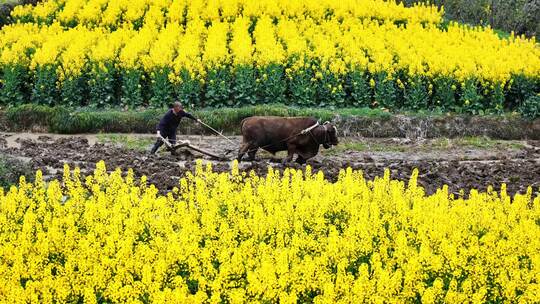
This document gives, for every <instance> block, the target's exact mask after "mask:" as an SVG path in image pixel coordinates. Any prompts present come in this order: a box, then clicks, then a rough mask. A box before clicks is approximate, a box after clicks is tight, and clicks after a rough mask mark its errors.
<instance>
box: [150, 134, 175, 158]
mask: <svg viewBox="0 0 540 304" xmlns="http://www.w3.org/2000/svg"><path fill="white" fill-rule="evenodd" d="M159 132H160V133H161V136H163V137H164V138H166V139H168V140H169V142H170V143H171V144H173V145H174V144H175V143H176V130H175V131H159ZM163 144H164V143H163V141H162V140H161V139H160V138H158V139H157V140H156V143H155V144H154V146H153V147H152V150H151V151H150V153H152V154H154V153H156V152H157V150H158V149H159V147H161V146H163Z"/></svg>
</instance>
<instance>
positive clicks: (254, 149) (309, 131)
mask: <svg viewBox="0 0 540 304" xmlns="http://www.w3.org/2000/svg"><path fill="white" fill-rule="evenodd" d="M329 123H330V122H328V121H326V122H325V123H324V124H323V125H322V127H323V128H324V142H322V143H319V141H318V140H317V139H316V138H315V135H313V133H312V132H311V131H313V130H314V129H315V128H317V127H320V126H321V124H319V122H318V121H317V122H316V123H315V124H314V125H313V126H310V127H308V128H306V129H303V130H302V131H300V133H297V134H294V135H291V136H289V137H287V138H284V139H282V140H280V141H277V142H274V143H271V144H268V145H265V146H261V147H258V148H253V149H249V150H247V151H246V152H243V153H248V154H249V152H253V151H257V150H258V149H263V150H264V148H268V147H271V146H274V145H277V144H279V143H282V142H284V141H287V140H289V139H291V138H294V137H296V136H299V135H305V134H306V133H309V135H310V136H311V138H312V139H313V140H314V141H315V143H317V145H320V144H326V143H328V141H329V139H328V132H326V131H327V129H326V125H327V124H329ZM334 129H335V130H336V132H337V128H336V127H334Z"/></svg>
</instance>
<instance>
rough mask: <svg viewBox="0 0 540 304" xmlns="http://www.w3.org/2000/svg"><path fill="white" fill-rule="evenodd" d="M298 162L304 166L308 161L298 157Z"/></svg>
mask: <svg viewBox="0 0 540 304" xmlns="http://www.w3.org/2000/svg"><path fill="white" fill-rule="evenodd" d="M296 162H297V163H298V164H300V165H304V164H305V163H306V159H305V158H303V157H302V155H298V157H297V158H296Z"/></svg>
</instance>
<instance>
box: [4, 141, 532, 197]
mask: <svg viewBox="0 0 540 304" xmlns="http://www.w3.org/2000/svg"><path fill="white" fill-rule="evenodd" d="M126 138H127V139H129V142H131V143H135V144H133V145H131V146H130V145H128V144H126V143H125V142H126V141H127V140H126ZM187 139H189V140H190V142H191V144H193V145H195V146H198V147H201V148H203V149H206V150H208V151H211V152H213V153H215V154H223V153H224V151H225V150H227V149H229V150H230V149H231V148H234V149H236V148H237V147H238V146H233V147H231V144H230V143H228V142H227V141H225V140H222V139H219V138H217V137H212V136H207V137H201V136H189V137H187ZM152 140H153V138H152V137H150V136H146V135H130V136H129V137H126V136H125V135H124V137H120V139H118V138H113V137H111V138H108V137H106V136H96V135H84V136H60V135H50V134H41V135H40V134H25V133H22V134H6V133H4V134H0V153H2V154H4V155H8V156H10V157H13V158H17V159H19V160H21V161H23V162H25V163H28V164H30V166H31V167H32V169H34V170H36V169H41V170H42V171H43V172H44V176H45V177H46V178H47V179H51V178H61V176H62V168H63V166H64V164H65V163H67V164H69V165H70V166H71V167H75V166H78V167H80V168H81V171H82V172H83V173H86V172H91V170H93V169H94V168H95V163H96V162H98V161H100V160H105V161H106V163H107V166H108V168H109V169H114V168H116V167H120V168H123V169H126V168H133V170H134V172H135V173H136V174H137V175H139V176H140V175H146V176H147V177H148V180H149V182H150V183H153V184H155V185H156V186H157V187H158V188H159V189H162V190H163V191H166V190H169V189H172V188H173V187H174V186H176V185H177V184H178V180H179V179H180V178H181V177H182V176H183V175H184V174H185V172H186V171H188V170H193V168H194V166H195V160H196V159H197V158H203V159H205V161H211V162H213V163H214V168H215V170H219V171H228V170H229V169H230V162H229V161H216V160H212V159H211V158H209V157H205V156H202V155H201V154H198V153H197V152H190V151H185V150H179V151H178V155H176V156H173V155H170V153H167V152H161V153H159V154H158V155H156V156H149V155H148V154H147V152H146V151H147V149H149V148H150V146H149V145H150V143H151V141H152ZM233 140H234V141H235V142H238V143H239V141H240V138H238V137H235V138H233ZM341 142H342V144H340V146H338V148H333V149H331V150H326V151H324V152H323V153H321V154H320V155H318V156H317V157H316V158H314V159H312V160H310V161H309V162H308V164H309V165H311V166H312V167H313V171H319V170H322V171H323V172H324V173H325V175H326V176H327V177H328V178H329V179H331V180H334V179H336V178H337V175H338V174H339V170H340V169H341V168H345V167H348V166H350V167H352V168H354V169H361V170H363V172H364V176H366V177H368V178H373V177H375V176H380V175H382V174H383V172H384V169H385V168H389V169H390V170H391V175H392V177H393V178H397V179H400V180H405V181H406V180H408V178H409V176H410V174H411V172H412V170H413V169H414V168H418V169H419V170H420V177H419V183H420V184H421V185H422V186H423V187H424V188H425V189H426V191H427V192H428V193H433V192H434V191H435V190H436V189H437V188H440V187H442V186H443V185H444V184H446V185H449V187H450V190H451V192H454V193H458V192H459V189H464V190H465V191H468V190H469V189H471V188H476V189H480V190H484V189H486V188H487V186H488V185H492V186H493V187H494V188H495V189H496V190H498V189H499V188H500V184H501V183H507V187H508V191H509V192H510V193H516V192H524V191H526V189H527V186H528V185H531V186H533V189H534V190H535V191H537V190H538V189H539V187H540V142H538V141H513V142H491V141H484V142H482V141H480V142H478V141H470V140H469V141H465V142H463V141H462V142H460V141H454V140H452V141H451V140H441V139H435V140H427V141H416V142H410V141H406V140H403V139H367V138H345V139H342V140H341ZM230 156H231V157H233V156H234V153H232V154H230ZM282 157H283V155H280V154H278V155H276V156H272V155H270V154H265V153H259V154H258V159H257V160H256V161H254V162H242V163H241V169H242V170H246V171H250V170H255V171H256V172H257V173H259V174H264V173H266V172H267V170H268V166H272V167H274V168H277V169H280V170H283V169H284V168H285V166H284V165H282V164H281V158H282ZM288 166H290V167H294V168H302V166H299V165H296V164H290V165H288Z"/></svg>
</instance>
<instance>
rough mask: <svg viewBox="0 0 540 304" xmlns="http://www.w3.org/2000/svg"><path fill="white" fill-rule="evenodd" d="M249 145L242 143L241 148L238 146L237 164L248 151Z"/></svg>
mask: <svg viewBox="0 0 540 304" xmlns="http://www.w3.org/2000/svg"><path fill="white" fill-rule="evenodd" d="M249 146H250V145H249V143H242V146H240V150H238V157H237V158H236V159H237V160H238V162H241V161H242V157H244V154H246V152H247V151H248V150H249Z"/></svg>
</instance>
